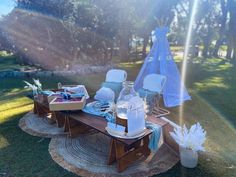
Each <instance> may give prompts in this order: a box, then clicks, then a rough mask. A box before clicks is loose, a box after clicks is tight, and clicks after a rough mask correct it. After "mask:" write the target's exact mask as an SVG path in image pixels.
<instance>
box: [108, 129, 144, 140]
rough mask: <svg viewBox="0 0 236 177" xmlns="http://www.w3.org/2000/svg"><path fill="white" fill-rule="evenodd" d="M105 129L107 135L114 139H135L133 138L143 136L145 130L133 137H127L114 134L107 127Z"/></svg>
mask: <svg viewBox="0 0 236 177" xmlns="http://www.w3.org/2000/svg"><path fill="white" fill-rule="evenodd" d="M105 129H106V131H107V132H108V133H109V135H111V136H114V137H116V138H122V139H135V138H139V137H141V136H143V135H144V134H145V129H144V130H143V131H142V132H141V133H139V134H136V135H134V136H127V135H126V134H124V135H121V134H116V133H115V132H114V131H112V130H110V129H109V128H107V127H106V128H105Z"/></svg>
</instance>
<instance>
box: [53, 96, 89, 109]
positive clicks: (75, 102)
mask: <svg viewBox="0 0 236 177" xmlns="http://www.w3.org/2000/svg"><path fill="white" fill-rule="evenodd" d="M59 99H61V100H63V99H62V98H54V99H53V100H52V101H51V102H50V103H49V109H50V110H51V111H74V110H81V109H83V108H84V106H85V104H86V99H85V97H81V98H80V99H78V98H77V99H70V100H63V101H61V100H60V101H58V100H59Z"/></svg>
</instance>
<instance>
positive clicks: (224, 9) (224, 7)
mask: <svg viewBox="0 0 236 177" xmlns="http://www.w3.org/2000/svg"><path fill="white" fill-rule="evenodd" d="M220 5H221V11H222V16H221V21H220V25H221V27H220V31H219V39H218V40H217V41H216V44H215V47H214V51H213V56H214V57H218V53H219V49H220V46H221V45H222V43H223V39H224V35H225V26H226V21H227V12H228V11H227V5H226V1H225V0H221V1H220Z"/></svg>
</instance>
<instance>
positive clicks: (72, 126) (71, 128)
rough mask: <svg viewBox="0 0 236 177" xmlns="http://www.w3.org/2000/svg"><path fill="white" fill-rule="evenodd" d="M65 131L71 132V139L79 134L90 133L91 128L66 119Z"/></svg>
mask: <svg viewBox="0 0 236 177" xmlns="http://www.w3.org/2000/svg"><path fill="white" fill-rule="evenodd" d="M64 130H65V131H68V132H69V134H68V135H69V136H70V137H71V138H73V137H76V136H78V135H79V134H85V133H88V132H89V130H91V128H90V127H89V126H86V125H84V124H81V123H79V122H78V121H76V120H74V119H71V118H69V117H66V121H65V126H64Z"/></svg>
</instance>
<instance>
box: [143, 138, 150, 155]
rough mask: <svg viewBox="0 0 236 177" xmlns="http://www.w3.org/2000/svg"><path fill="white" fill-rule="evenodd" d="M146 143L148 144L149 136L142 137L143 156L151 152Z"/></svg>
mask: <svg viewBox="0 0 236 177" xmlns="http://www.w3.org/2000/svg"><path fill="white" fill-rule="evenodd" d="M148 144H149V136H145V137H144V138H143V152H144V155H145V156H149V155H150V154H151V151H150V149H149V147H148Z"/></svg>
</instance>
